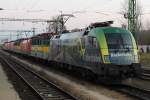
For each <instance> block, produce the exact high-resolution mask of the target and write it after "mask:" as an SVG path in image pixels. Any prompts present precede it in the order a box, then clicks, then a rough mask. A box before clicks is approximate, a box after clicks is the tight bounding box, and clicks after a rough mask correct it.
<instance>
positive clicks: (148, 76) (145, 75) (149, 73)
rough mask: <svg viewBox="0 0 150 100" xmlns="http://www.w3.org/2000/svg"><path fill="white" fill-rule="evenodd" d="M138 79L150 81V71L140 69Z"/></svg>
mask: <svg viewBox="0 0 150 100" xmlns="http://www.w3.org/2000/svg"><path fill="white" fill-rule="evenodd" d="M139 78H140V79H143V80H146V81H150V70H148V69H142V74H141V76H140V77H139Z"/></svg>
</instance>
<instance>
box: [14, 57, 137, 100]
mask: <svg viewBox="0 0 150 100" xmlns="http://www.w3.org/2000/svg"><path fill="white" fill-rule="evenodd" d="M15 58H16V59H18V58H17V57H15ZM18 60H20V59H18ZM20 61H22V62H24V63H26V64H28V65H31V66H32V69H34V70H36V71H37V72H38V73H41V74H42V75H44V76H45V77H47V78H48V79H49V80H50V81H52V82H54V83H55V84H57V85H58V86H60V87H61V88H63V89H64V90H66V91H68V92H69V93H71V94H72V95H74V96H76V97H78V99H80V100H135V99H134V98H132V97H130V96H128V95H125V94H122V93H120V92H116V91H114V90H110V89H108V88H106V87H104V86H102V85H100V84H95V83H93V82H87V81H85V80H81V79H78V78H75V77H72V76H70V75H67V74H65V73H62V72H59V71H56V70H53V69H51V70H49V69H48V70H47V69H46V68H42V67H43V66H39V65H37V64H33V63H29V62H28V61H25V60H20Z"/></svg>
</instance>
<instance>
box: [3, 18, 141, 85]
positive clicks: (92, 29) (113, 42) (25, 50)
mask: <svg viewBox="0 0 150 100" xmlns="http://www.w3.org/2000/svg"><path fill="white" fill-rule="evenodd" d="M111 23H112V22H111V21H108V22H101V23H98V22H97V23H93V24H91V25H90V26H89V27H87V28H86V29H85V30H82V31H79V32H70V33H63V34H60V35H58V34H57V35H56V34H54V33H43V34H39V35H36V36H34V37H31V38H24V39H19V40H16V41H10V42H6V43H4V49H5V50H8V51H13V52H16V53H19V54H23V55H28V56H32V57H36V58H40V59H44V60H47V61H51V62H57V63H59V64H60V65H62V66H64V65H66V66H67V68H68V69H71V70H76V69H77V70H79V71H80V72H81V73H82V74H83V75H89V74H93V75H94V76H95V77H97V78H98V79H100V80H107V81H110V82H111V81H115V80H120V81H121V80H123V79H127V78H130V77H136V76H138V75H139V74H140V68H141V66H140V62H139V57H138V56H139V55H138V49H137V46H136V41H135V39H134V37H133V36H132V34H131V33H130V32H129V31H127V30H125V29H122V28H117V27H111V26H110V24H111Z"/></svg>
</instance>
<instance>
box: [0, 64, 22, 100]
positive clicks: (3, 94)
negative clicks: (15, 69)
mask: <svg viewBox="0 0 150 100" xmlns="http://www.w3.org/2000/svg"><path fill="white" fill-rule="evenodd" d="M0 100H21V99H20V97H19V95H18V93H17V92H16V91H15V89H14V87H13V85H12V84H11V83H10V82H9V81H8V78H7V76H6V74H5V72H4V71H3V69H2V65H1V64H0Z"/></svg>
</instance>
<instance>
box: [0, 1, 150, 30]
mask: <svg viewBox="0 0 150 100" xmlns="http://www.w3.org/2000/svg"><path fill="white" fill-rule="evenodd" d="M124 1H125V0H0V8H4V9H5V10H2V11H0V17H1V18H5V17H7V18H43V19H44V18H46V19H51V18H52V17H53V16H56V15H58V14H60V11H62V12H63V13H67V14H68V13H73V12H77V11H80V12H81V13H76V14H75V17H74V18H71V19H70V20H69V21H68V22H67V23H66V25H67V28H68V29H73V28H83V27H86V26H88V25H89V24H90V23H92V22H96V21H106V20H114V21H115V24H114V25H115V26H121V23H122V22H125V20H124V18H123V16H122V15H121V14H119V13H118V12H121V11H122V10H121V9H122V4H123V3H124ZM139 4H140V6H141V7H142V12H143V13H144V15H142V18H143V20H142V22H144V23H146V22H147V20H150V19H149V14H150V0H139ZM96 12H100V13H96ZM42 26H43V27H42ZM32 27H37V28H39V27H40V30H41V31H45V26H44V23H40V25H37V24H35V23H34V24H32V23H23V22H0V30H2V29H31V28H32Z"/></svg>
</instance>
